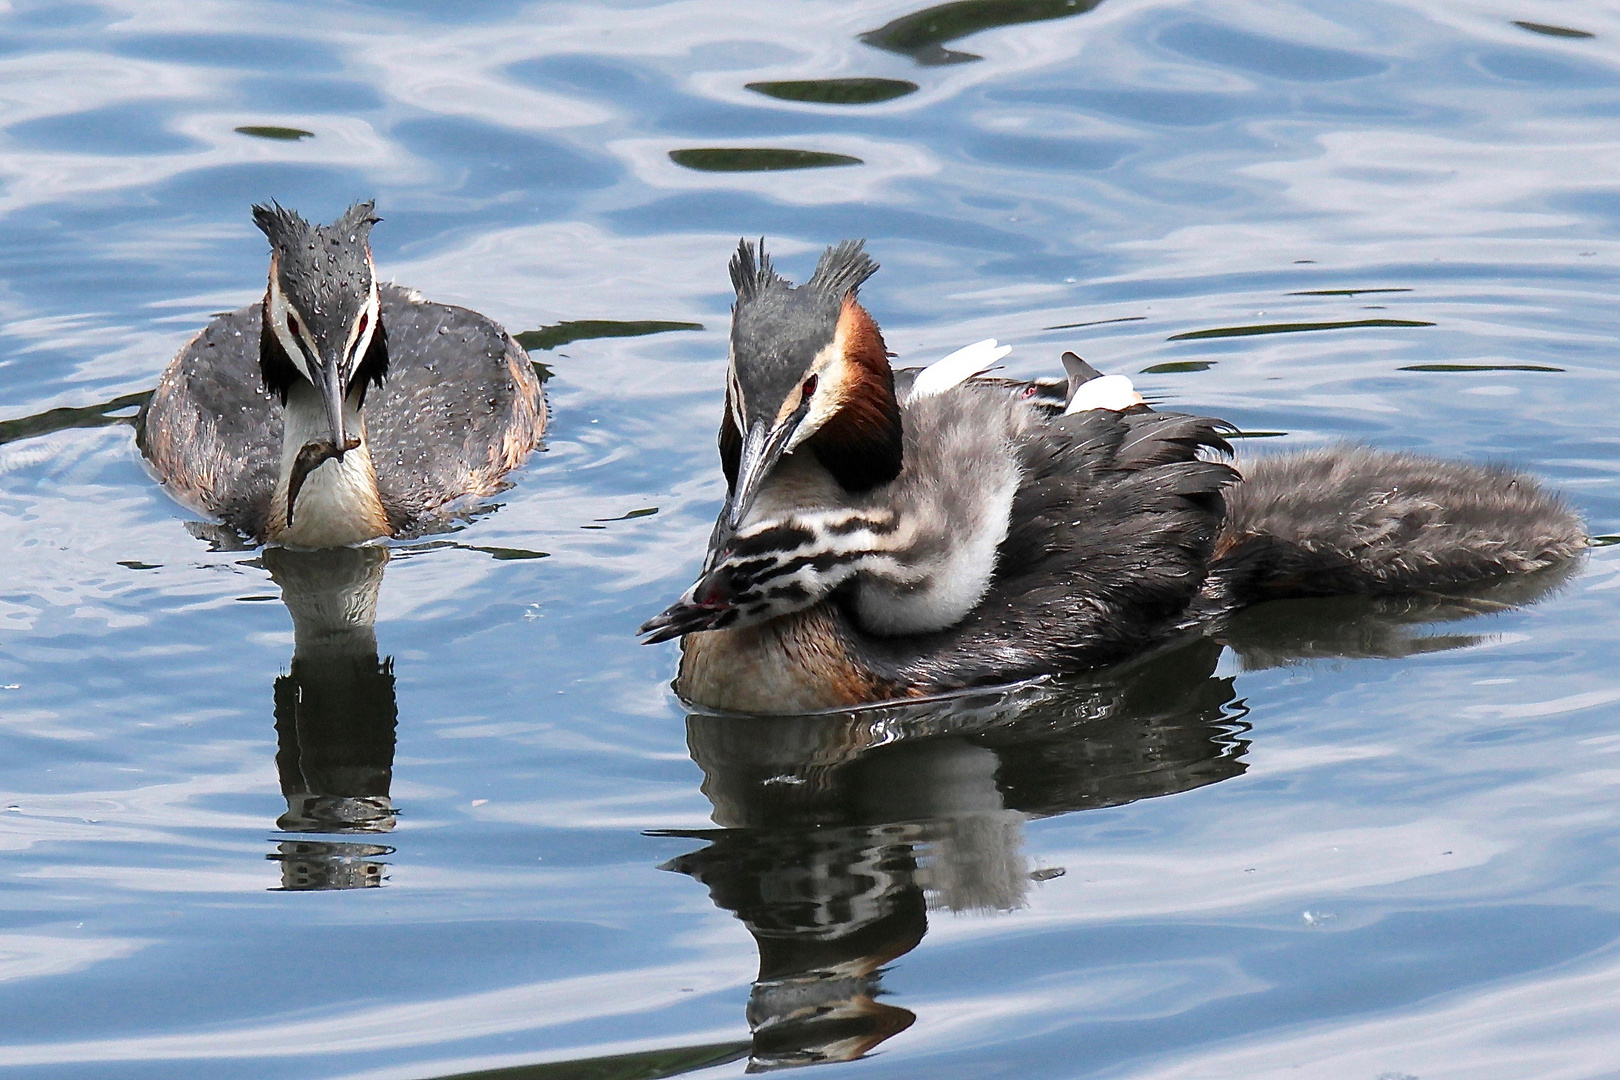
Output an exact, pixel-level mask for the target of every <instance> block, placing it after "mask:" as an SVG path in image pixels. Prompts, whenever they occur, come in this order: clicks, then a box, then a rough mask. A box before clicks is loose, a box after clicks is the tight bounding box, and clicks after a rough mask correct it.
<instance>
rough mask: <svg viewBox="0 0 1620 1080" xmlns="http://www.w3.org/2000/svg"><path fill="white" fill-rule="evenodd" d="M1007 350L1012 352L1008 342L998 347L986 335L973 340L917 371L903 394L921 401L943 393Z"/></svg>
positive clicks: (980, 371) (987, 366) (991, 364)
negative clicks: (905, 393) (982, 338)
mask: <svg viewBox="0 0 1620 1080" xmlns="http://www.w3.org/2000/svg"><path fill="white" fill-rule="evenodd" d="M1010 352H1012V346H1011V345H1000V346H998V345H997V344H996V339H995V338H985V339H984V340H983V341H975V342H974V343H973V344H972V345H968V346H965V347H963V348H960V349H957V350H956V351H955V352H953V353H951V355H949V356H947V357H945V358H944V359H942V360H935V361H934V362H933V363H932V364H929V365H928V366H927V367H925V368H923V369H922V370H921V371H919V372H917V378H916V380H915V381H914V382H913V383H912V384H911V393H910V394H908V395H906V400H907V401H920V400H922V399H923V398H930V397H933V396H935V395H936V394H943V393H944V392H945V391H947V390H949V389H951V387H953V386H960V385H962V384H963V383H965V382H967V381H968V380H969V379H971V378H973V376H975V375H982V374H984V373H985V372H986V371H989V370H990V369H991V368H992V367H994V366H995V365H996V363H997V362H998V361H999V360H1000V359H1001V358H1002V357H1003V356H1006V355H1007V354H1008V353H1010Z"/></svg>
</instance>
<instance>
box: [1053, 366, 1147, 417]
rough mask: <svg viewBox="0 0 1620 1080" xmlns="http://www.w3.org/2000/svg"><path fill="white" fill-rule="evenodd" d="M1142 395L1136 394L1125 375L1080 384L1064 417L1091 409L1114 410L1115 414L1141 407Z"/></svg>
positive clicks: (1100, 378) (1104, 377) (1105, 377)
mask: <svg viewBox="0 0 1620 1080" xmlns="http://www.w3.org/2000/svg"><path fill="white" fill-rule="evenodd" d="M1141 404H1143V402H1142V395H1141V394H1138V393H1137V392H1136V387H1135V386H1133V385H1131V380H1130V379H1129V378H1127V377H1126V376H1124V375H1103V376H1101V377H1099V378H1095V379H1091V380H1089V381H1087V382H1083V383H1081V384H1080V386H1079V388H1078V389H1077V390H1075V392H1074V397H1073V398H1071V399H1070V401H1069V405H1068V407H1067V408H1066V409H1064V410H1063V415H1064V416H1073V415H1074V414H1075V413H1079V412H1087V411H1089V410H1091V409H1112V410H1113V411H1115V412H1118V411H1120V410H1121V409H1128V408H1130V407H1131V406H1132V405H1141Z"/></svg>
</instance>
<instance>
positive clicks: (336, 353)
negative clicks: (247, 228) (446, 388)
mask: <svg viewBox="0 0 1620 1080" xmlns="http://www.w3.org/2000/svg"><path fill="white" fill-rule="evenodd" d="M374 211H375V204H374V203H372V202H371V201H370V200H366V201H365V202H358V203H355V204H354V205H353V206H351V207H349V208H348V209H347V210H345V211H344V212H343V213H342V214H340V215H338V217H337V220H335V221H333V222H332V224H330V225H313V224H311V223H310V222H308V221H306V220H305V219H304V217H303V216H302V215H301V214H299V213H298V212H297V211H296V210H289V209H288V208H286V207H284V206H282V205H281V204H280V203H278V202H275V201H274V200H272V201H271V202H270V203H269V204H268V205H263V204H260V205H255V206H254V207H253V221H254V224H256V225H258V227H259V228H260V229H261V230H263V232H264V235H265V237H266V238H268V239H269V241H270V248H271V251H272V252H273V253H274V257H273V258H272V260H271V267H272V271H271V272H272V273H273V274H274V276H275V280H274V282H273V288H272V290H271V291H272V293H274V292H279V293H280V295H281V297H283V298H284V300H285V302H286V304H287V306H288V308H289V309H290V310H291V312H293V313H294V314H295V316H296V318H297V320H298V321H299V322H300V323H301V324H302V325H303V326H304V328H305V330H306V331H307V333H308V334H309V336H310V337H311V338H312V339H313V340H314V344H315V347H316V352H317V353H318V354H319V356H321V357H323V358H326V360H324V361H323V362H332V363H337V364H339V365H340V366H341V369H342V373H343V376H344V378H345V381H350V380H353V381H354V382H358V383H360V384H361V385H363V384H364V383H365V382H367V381H369V382H374V383H378V384H380V383H381V381H382V378H383V374H384V372H386V370H387V345H386V342H385V340H384V334H383V328H382V326H381V325H380V323H379V325H377V326H376V327H374V328H373V333H372V337H371V344H370V347H369V348H368V350H367V353H366V355H365V356H364V357H350V356H348V355H347V348H348V342H349V341H350V340H351V336H352V333H353V331H354V327H355V325H356V322H357V320H358V319H359V317H360V315H361V313H362V312H364V311H365V310H366V308H367V306H368V304H369V303H370V299H371V296H372V293H373V292H374V290H375V288H376V284H375V282H374V281H373V279H372V267H371V227H372V225H374V224H375V223H376V222H377V221H378V220H379V219H378V218H377V216H376V214H375V213H374ZM268 299H269V298H268V297H267V303H266V310H267V311H268V310H269V304H268ZM261 336H262V339H263V342H262V346H261V365H262V366H263V369H264V373H265V384H266V385H267V386H268V387H270V389H272V390H278V389H279V390H280V391H281V392H282V393H283V394H285V392H286V388H287V386H288V385H290V380H291V378H292V377H293V375H292V372H293V364H292V361H291V359H290V358H288V359H287V360H286V362H285V363H281V361H280V358H281V357H282V355H283V354H284V353H285V351H286V350H285V349H284V348H282V347H281V346H280V345H279V344H278V340H279V339H278V338H277V337H276V334H275V333H273V332H271V328H270V327H269V326H268V325H266V326H265V327H264V332H263V334H262V335H261ZM351 364H353V365H354V367H353V368H351V367H350V365H351ZM355 369H358V370H355ZM351 385H352V383H351Z"/></svg>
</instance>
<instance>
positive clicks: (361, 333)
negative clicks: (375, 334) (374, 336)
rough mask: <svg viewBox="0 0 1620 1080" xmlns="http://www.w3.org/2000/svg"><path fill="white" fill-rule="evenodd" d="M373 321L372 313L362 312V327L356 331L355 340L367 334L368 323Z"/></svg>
mask: <svg viewBox="0 0 1620 1080" xmlns="http://www.w3.org/2000/svg"><path fill="white" fill-rule="evenodd" d="M370 321H371V313H370V312H369V311H368V312H362V313H361V315H360V328H359V329H358V330H356V331H355V332H354V336H355V340H357V341H358V340H359V339H360V338H363V337H365V336H366V324H367V323H368V322H370Z"/></svg>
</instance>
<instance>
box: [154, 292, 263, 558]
mask: <svg viewBox="0 0 1620 1080" xmlns="http://www.w3.org/2000/svg"><path fill="white" fill-rule="evenodd" d="M261 307H262V305H260V304H251V305H249V306H248V307H245V308H240V309H238V310H236V311H233V312H230V313H229V314H226V315H221V316H220V317H218V318H216V319H215V320H214V321H213V322H211V323H209V324H208V325H207V326H206V327H204V328H203V329H202V331H201V332H200V333H199V334H198V335H197V336H196V337H194V338H192V339H191V341H190V342H189V343H188V344H187V345H186V347H185V348H183V349H181V350H180V353H179V355H178V356H176V357H175V358H174V360H173V361H172V362H171V363H170V364H169V366H168V368H167V369H166V370H165V371H164V372H163V376H162V378H161V379H159V380H158V385H157V389H156V391H154V392H153V394H152V398H151V400H150V401H148V402H147V404H146V407H145V408H144V409H142V410H141V414H140V417H139V418H138V419H137V421H136V426H135V440H136V445H137V446H139V447H140V451H141V453H142V454H143V455H144V456H145V457H146V459H147V461H149V462H150V463H151V465H152V468H153V470H154V471H155V472H156V473H157V475H158V479H159V480H161V481H162V482H163V485H164V487H165V488H167V489H168V491H169V492H170V493H171V494H172V495H173V496H174V497H175V498H176V499H177V500H179V501H180V502H181V503H183V504H184V505H186V506H189V507H191V508H192V509H193V510H196V511H198V512H200V513H204V514H208V515H211V516H213V517H217V518H218V519H220V520H221V521H223V522H224V523H225V524H226V525H229V526H230V527H231V528H233V529H236V530H237V531H239V532H241V533H243V534H244V535H246V536H250V537H253V538H255V539H260V538H262V537H263V535H264V530H265V527H266V525H267V524H268V520H269V513H270V498H271V494H272V492H273V490H274V488H275V481H276V471H277V468H278V466H279V462H280V458H281V428H282V423H281V402H280V401H279V400H277V399H276V398H275V397H274V396H272V395H271V394H269V393H268V392H266V391H265V389H264V380H263V378H262V377H261V376H260V374H259V324H260V310H261Z"/></svg>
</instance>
